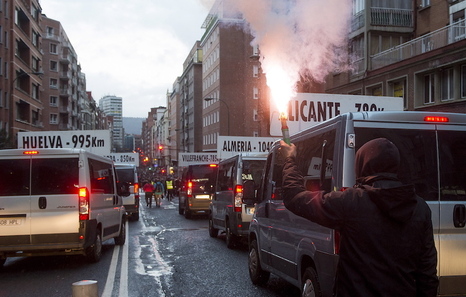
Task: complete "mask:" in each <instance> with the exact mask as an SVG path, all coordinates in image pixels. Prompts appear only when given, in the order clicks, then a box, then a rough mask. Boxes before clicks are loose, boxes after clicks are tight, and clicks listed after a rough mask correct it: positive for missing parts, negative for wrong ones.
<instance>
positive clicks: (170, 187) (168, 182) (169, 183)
mask: <svg viewBox="0 0 466 297" xmlns="http://www.w3.org/2000/svg"><path fill="white" fill-rule="evenodd" d="M165 185H166V187H165V189H167V199H168V201H171V200H172V199H173V189H174V187H173V180H171V179H167V180H166V181H165Z"/></svg>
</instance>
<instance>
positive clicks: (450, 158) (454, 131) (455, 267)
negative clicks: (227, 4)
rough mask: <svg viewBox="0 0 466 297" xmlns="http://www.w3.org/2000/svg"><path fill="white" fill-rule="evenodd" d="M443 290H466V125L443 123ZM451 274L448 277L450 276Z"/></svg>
mask: <svg viewBox="0 0 466 297" xmlns="http://www.w3.org/2000/svg"><path fill="white" fill-rule="evenodd" d="M438 142H439V143H438V147H439V160H440V162H439V163H440V166H439V167H440V173H439V176H440V184H439V190H440V191H439V192H440V233H439V236H440V238H439V241H438V244H439V245H438V252H439V263H440V265H439V271H438V274H439V276H440V279H441V282H440V292H441V293H442V294H456V293H464V292H466V281H465V280H466V257H465V255H466V254H465V253H466V227H465V224H466V126H458V125H455V126H452V125H448V126H445V125H439V126H438ZM446 277H448V278H446Z"/></svg>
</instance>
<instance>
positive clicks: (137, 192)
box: [133, 183, 139, 198]
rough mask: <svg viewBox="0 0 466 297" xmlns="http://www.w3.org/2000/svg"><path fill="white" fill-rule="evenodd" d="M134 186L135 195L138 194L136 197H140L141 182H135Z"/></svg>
mask: <svg viewBox="0 0 466 297" xmlns="http://www.w3.org/2000/svg"><path fill="white" fill-rule="evenodd" d="M133 188H134V195H135V196H136V198H139V184H138V183H135V184H134V186H133Z"/></svg>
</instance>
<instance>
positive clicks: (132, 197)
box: [115, 164, 140, 221]
mask: <svg viewBox="0 0 466 297" xmlns="http://www.w3.org/2000/svg"><path fill="white" fill-rule="evenodd" d="M115 169H116V172H117V176H118V181H119V182H122V183H126V184H127V185H128V186H129V193H130V194H129V195H128V196H126V197H123V205H124V206H125V209H126V213H127V214H128V218H129V219H132V220H134V221H138V220H139V200H140V197H139V180H138V172H137V167H136V165H132V164H115Z"/></svg>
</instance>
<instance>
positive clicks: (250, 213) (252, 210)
mask: <svg viewBox="0 0 466 297" xmlns="http://www.w3.org/2000/svg"><path fill="white" fill-rule="evenodd" d="M255 210H256V208H255V207H246V213H247V214H249V215H253V214H254V211H255Z"/></svg>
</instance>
